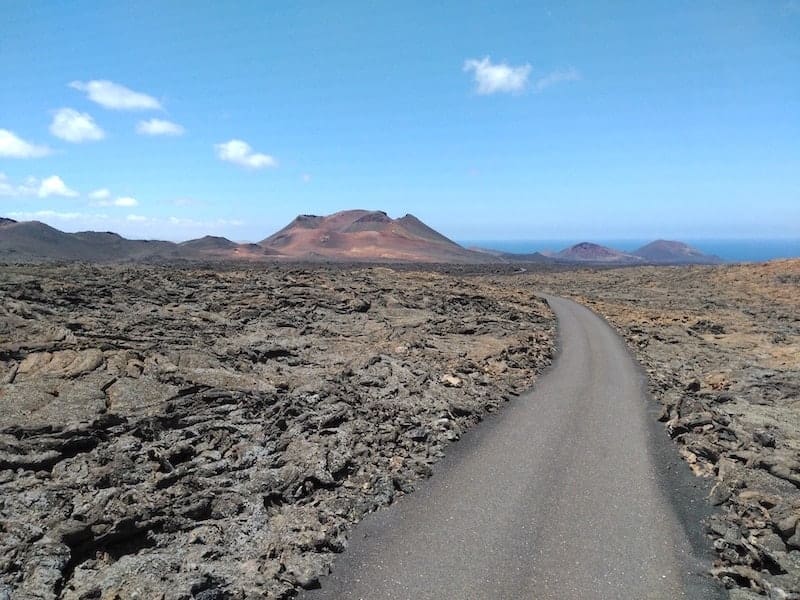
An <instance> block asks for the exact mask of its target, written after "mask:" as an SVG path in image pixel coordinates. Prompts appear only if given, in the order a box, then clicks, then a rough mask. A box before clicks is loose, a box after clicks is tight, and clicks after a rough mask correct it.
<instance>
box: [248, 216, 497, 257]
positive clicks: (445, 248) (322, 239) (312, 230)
mask: <svg viewBox="0 0 800 600" xmlns="http://www.w3.org/2000/svg"><path fill="white" fill-rule="evenodd" d="M259 244H260V245H261V246H262V247H264V248H267V249H269V250H272V251H274V252H277V253H280V254H281V255H283V256H286V257H290V258H295V259H307V260H319V259H327V260H337V261H342V260H344V261H359V260H369V261H375V262H379V261H405V262H424V263H448V262H461V263H463V262H468V263H487V262H493V260H496V259H493V258H492V257H491V256H489V255H486V254H484V253H480V252H473V251H471V250H467V249H465V248H462V247H461V246H459V245H458V244H456V243H455V242H453V241H451V240H449V239H448V238H446V237H445V236H443V235H442V234H440V233H438V232H437V231H435V230H433V229H431V228H430V227H428V226H427V225H425V224H424V223H423V222H422V221H420V220H419V219H417V218H416V217H414V216H413V215H406V216H404V217H402V218H399V219H392V218H391V217H389V216H388V215H387V214H386V213H384V212H381V211H368V210H347V211H342V212H338V213H334V214H332V215H328V216H325V217H322V216H317V215H301V216H299V217H297V218H296V219H295V220H294V221H292V222H291V223H289V225H287V226H286V227H284V228H283V229H281V230H280V231H278V232H277V233H275V234H273V235H271V236H270V237H268V238H267V239H265V240H262V241H261V242H259Z"/></svg>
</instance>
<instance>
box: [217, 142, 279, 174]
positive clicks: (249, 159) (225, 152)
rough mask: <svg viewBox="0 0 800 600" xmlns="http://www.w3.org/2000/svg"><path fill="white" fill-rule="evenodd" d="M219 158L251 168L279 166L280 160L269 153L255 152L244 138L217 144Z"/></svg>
mask: <svg viewBox="0 0 800 600" xmlns="http://www.w3.org/2000/svg"><path fill="white" fill-rule="evenodd" d="M214 148H215V149H216V151H217V158H219V159H220V160H224V161H226V162H231V163H234V164H236V165H239V166H242V167H247V168H249V169H264V168H266V167H277V166H278V161H276V160H275V159H274V158H273V157H272V156H270V155H268V154H261V153H259V152H254V151H253V148H251V147H250V144H248V143H247V142H244V141H242V140H230V141H227V142H224V143H222V144H216V145H215V146H214Z"/></svg>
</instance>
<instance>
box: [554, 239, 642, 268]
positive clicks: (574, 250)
mask: <svg viewBox="0 0 800 600" xmlns="http://www.w3.org/2000/svg"><path fill="white" fill-rule="evenodd" d="M553 257H554V258H557V259H559V260H564V261H570V262H572V261H574V262H594V263H637V262H642V259H641V258H640V257H638V256H634V255H632V254H627V253H625V252H620V251H619V250H614V249H613V248H608V247H606V246H601V245H599V244H593V243H591V242H581V243H580V244H575V245H574V246H571V247H569V248H565V249H564V250H562V251H561V252H557V253H556V254H555V255H553Z"/></svg>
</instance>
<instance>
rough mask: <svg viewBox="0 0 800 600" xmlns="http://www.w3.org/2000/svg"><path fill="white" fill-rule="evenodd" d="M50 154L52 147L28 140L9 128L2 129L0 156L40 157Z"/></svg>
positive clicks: (0, 131) (0, 134)
mask: <svg viewBox="0 0 800 600" xmlns="http://www.w3.org/2000/svg"><path fill="white" fill-rule="evenodd" d="M48 154H50V148H48V147H47V146H39V145H37V144H32V143H31V142H27V141H25V140H23V139H22V138H21V137H19V136H18V135H17V134H15V133H14V132H13V131H9V130H8V129H0V156H2V157H3V158H39V157H41V156H47V155H48Z"/></svg>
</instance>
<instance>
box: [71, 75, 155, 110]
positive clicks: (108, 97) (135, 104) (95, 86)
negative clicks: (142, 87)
mask: <svg viewBox="0 0 800 600" xmlns="http://www.w3.org/2000/svg"><path fill="white" fill-rule="evenodd" d="M69 87H71V88H73V89H76V90H78V91H81V92H84V93H85V94H86V96H87V97H88V98H89V100H91V101H92V102H96V103H97V104H99V105H100V106H103V107H105V108H110V109H112V110H160V109H161V103H160V102H159V101H158V100H156V99H155V98H154V97H153V96H150V95H148V94H143V93H142V92H134V91H133V90H132V89H130V88H127V87H125V86H124V85H120V84H119V83H114V82H113V81H108V80H106V79H93V80H91V81H73V82H71V83H70V84H69Z"/></svg>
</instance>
